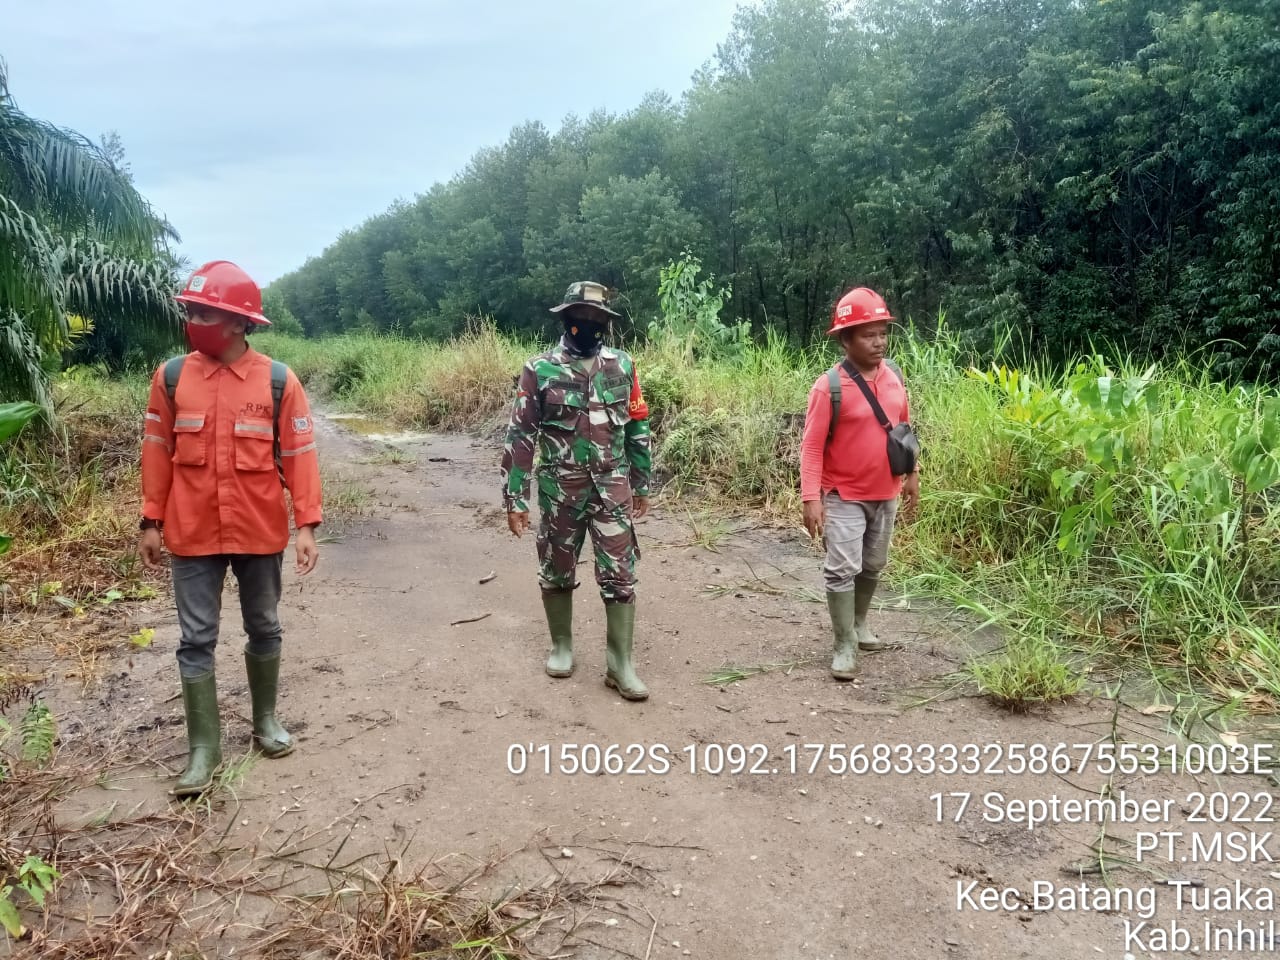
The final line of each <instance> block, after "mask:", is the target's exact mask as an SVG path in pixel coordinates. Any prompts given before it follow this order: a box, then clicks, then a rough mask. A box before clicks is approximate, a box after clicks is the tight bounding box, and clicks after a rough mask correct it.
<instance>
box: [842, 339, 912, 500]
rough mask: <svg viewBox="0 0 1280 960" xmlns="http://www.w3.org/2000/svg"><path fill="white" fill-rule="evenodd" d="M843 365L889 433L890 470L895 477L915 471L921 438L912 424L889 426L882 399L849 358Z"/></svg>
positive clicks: (886, 441)
mask: <svg viewBox="0 0 1280 960" xmlns="http://www.w3.org/2000/svg"><path fill="white" fill-rule="evenodd" d="M841 366H842V367H844V369H845V373H847V374H849V378H850V379H851V380H853V382H854V383H856V384H857V385H858V389H859V390H861V391H862V395H863V396H864V397H866V398H867V403H869V404H870V405H871V412H872V413H874V414H875V415H876V419H877V420H879V421H880V426H882V427H884V432H885V433H886V434H887V437H886V439H885V447H886V449H887V451H888V454H889V472H890V473H892V474H893V475H894V476H895V477H901V476H902V475H903V474H907V473H914V472H915V469H916V463H917V461H919V459H920V440H919V439H918V438H917V437H916V434H915V431H914V430H912V429H911V424H909V423H900V424H898V425H897V426H896V427H891V426H889V418H888V417H887V416H886V415H885V412H884V407H882V406H880V401H879V400H877V399H876V395H875V394H874V393H872V392H871V388H870V387H869V386H867V381H866V380H864V379H862V374H860V373H859V372H858V371H857V369H856V368H855V367H854V366H853V364H851V363H850V362H849V361H848V360H844V361H843V362H842V363H841Z"/></svg>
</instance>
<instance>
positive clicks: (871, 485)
mask: <svg viewBox="0 0 1280 960" xmlns="http://www.w3.org/2000/svg"><path fill="white" fill-rule="evenodd" d="M863 379H864V380H866V382H867V386H869V387H870V388H871V392H872V394H874V395H875V398H876V399H877V400H878V401H879V402H880V406H881V407H882V408H883V409H884V414H885V416H886V417H888V418H889V424H890V426H896V425H897V424H899V423H904V422H908V421H910V419H911V411H910V410H909V409H908V405H907V390H906V387H904V386H903V384H902V381H901V380H899V379H898V375H897V374H895V373H894V372H893V371H892V370H890V369H889V367H888V365H886V364H884V363H881V364H880V367H879V369H877V370H876V372H875V375H874V376H870V377H868V376H866V375H864V376H863ZM840 387H841V392H840V420H839V421H838V422H837V424H836V434H835V437H834V438H832V441H831V443H830V444H828V443H827V428H828V427H829V426H830V425H831V383H830V381H829V380H828V378H827V374H826V373H825V372H824V373H823V374H822V376H820V377H819V378H818V380H817V382H816V383H814V385H813V389H812V390H810V391H809V412H808V414H807V415H806V416H805V420H804V439H803V440H802V441H801V443H800V499H801V500H802V501H809V500H820V499H822V495H823V494H824V493H826V492H827V491H828V490H834V491H836V493H838V494H839V495H840V498H841V499H842V500H893V499H896V498H897V496H898V495H899V494H900V493H901V492H902V478H901V477H895V476H894V475H893V474H892V473H890V472H889V454H888V452H887V448H886V443H887V440H886V434H885V430H884V427H882V426H880V421H879V420H877V419H876V415H875V414H874V413H872V411H871V404H869V403H867V400H866V398H865V397H864V396H863V395H862V391H861V390H859V389H858V387H857V384H855V383H854V382H853V380H852V379H851V378H850V377H849V374H848V373H846V372H845V370H844V368H843V366H842V367H841V369H840Z"/></svg>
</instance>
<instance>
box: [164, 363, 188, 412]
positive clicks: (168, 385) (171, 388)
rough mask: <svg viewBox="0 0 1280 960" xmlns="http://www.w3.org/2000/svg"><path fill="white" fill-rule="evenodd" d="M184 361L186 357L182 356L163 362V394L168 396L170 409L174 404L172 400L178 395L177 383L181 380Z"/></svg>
mask: <svg viewBox="0 0 1280 960" xmlns="http://www.w3.org/2000/svg"><path fill="white" fill-rule="evenodd" d="M186 360H187V356H186V354H183V355H182V356H180V357H170V358H169V359H168V360H166V361H165V362H164V392H165V393H167V394H168V395H169V406H170V407H173V406H174V405H175V403H176V401H175V399H174V398H175V397H176V396H177V395H178V381H179V380H180V379H182V365H183V364H184V363H185V362H186Z"/></svg>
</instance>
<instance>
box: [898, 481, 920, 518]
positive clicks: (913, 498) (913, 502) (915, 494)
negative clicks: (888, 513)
mask: <svg viewBox="0 0 1280 960" xmlns="http://www.w3.org/2000/svg"><path fill="white" fill-rule="evenodd" d="M919 505H920V474H918V473H908V474H907V475H906V477H905V478H904V479H903V481H902V506H903V509H904V510H905V512H906V513H908V514H912V513H915V511H916V507H918V506H919Z"/></svg>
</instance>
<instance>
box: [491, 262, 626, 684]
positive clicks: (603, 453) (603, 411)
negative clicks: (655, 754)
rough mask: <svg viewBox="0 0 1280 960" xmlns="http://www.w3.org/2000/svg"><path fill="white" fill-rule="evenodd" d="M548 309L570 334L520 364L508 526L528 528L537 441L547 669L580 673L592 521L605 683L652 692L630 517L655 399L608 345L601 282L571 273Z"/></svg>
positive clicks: (509, 446)
mask: <svg viewBox="0 0 1280 960" xmlns="http://www.w3.org/2000/svg"><path fill="white" fill-rule="evenodd" d="M551 311H552V312H553V313H558V314H560V317H561V319H562V320H563V321H564V328H565V332H564V337H563V338H562V339H561V340H560V343H559V344H558V345H557V346H555V347H553V348H552V349H551V350H548V351H547V352H546V353H542V354H539V355H538V356H536V357H534V358H532V359H531V360H529V362H528V363H526V364H525V365H524V369H523V370H522V371H521V374H520V381H519V386H518V388H517V391H516V398H515V402H514V403H513V404H512V407H511V425H510V427H509V428H508V430H507V443H506V447H505V449H504V450H503V454H502V479H503V487H502V498H503V503H504V504H505V506H506V509H507V526H508V528H509V529H510V530H511V532H512V533H513V534H515V535H516V536H517V537H519V536H521V535H523V533H524V532H525V530H527V529H528V527H529V480H530V474H531V473H532V472H533V458H534V447H535V445H536V446H537V448H538V450H539V452H540V455H539V459H540V465H539V467H538V470H537V474H536V477H537V482H538V510H539V512H540V514H541V517H540V522H539V525H538V561H539V567H538V581H539V583H540V585H541V587H542V605H543V608H544V609H545V611H546V615H547V625H548V627H549V628H550V631H551V655H550V656H549V657H548V658H547V673H548V674H549V675H550V676H553V677H567V676H569V675H570V674H572V673H573V591H574V589H575V588H576V587H577V585H578V580H577V574H576V571H577V564H578V554H579V553H580V552H581V551H582V545H583V541H584V540H585V538H586V535H587V533H588V532H589V533H590V534H591V544H592V546H593V547H594V548H595V566H596V582H597V583H598V584H599V585H600V596H601V597H603V599H604V603H605V616H606V622H607V627H606V644H607V652H606V665H607V669H606V671H605V683H606V684H607V685H608V686H610V687H613V688H614V689H616V690H617V691H618V692H619V693H620V694H622V696H623V697H625V698H626V699H628V700H644V699H646V698H647V697H648V696H649V691H648V690H647V689H645V685H644V684H643V683H641V682H640V678H639V677H637V676H636V673H635V670H634V669H633V667H632V665H631V650H632V637H633V634H634V630H635V609H636V608H635V582H636V577H635V569H636V560H638V559H639V557H640V549H639V547H638V546H637V544H636V535H635V527H634V526H633V523H632V516H633V513H634V516H635V517H642V516H644V515H645V513H647V512H648V510H649V499H648V494H649V469H650V454H649V423H648V417H649V410H648V407H647V405H646V404H645V402H644V397H643V395H642V394H641V392H640V379H639V377H638V376H637V374H636V367H635V362H634V361H633V360H632V359H631V357H630V356H628V355H627V354H626V353H624V352H623V351H621V350H617V349H614V348H611V347H607V346H605V345H604V339H605V336H606V335H607V334H608V333H609V331H610V323H611V321H612V319H613V318H614V317H616V316H618V314H616V313H614V311H613V310H611V309H610V308H609V305H608V301H607V299H606V290H605V288H604V286H603V285H601V284H598V283H591V282H579V283H574V284H572V285H570V287H569V289H568V291H567V292H566V293H565V296H564V301H563V302H562V303H560V304H559V305H558V306H555V307H552V308H551Z"/></svg>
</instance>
